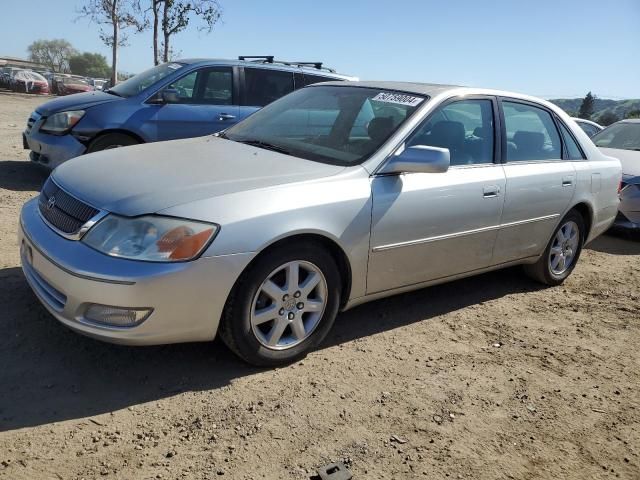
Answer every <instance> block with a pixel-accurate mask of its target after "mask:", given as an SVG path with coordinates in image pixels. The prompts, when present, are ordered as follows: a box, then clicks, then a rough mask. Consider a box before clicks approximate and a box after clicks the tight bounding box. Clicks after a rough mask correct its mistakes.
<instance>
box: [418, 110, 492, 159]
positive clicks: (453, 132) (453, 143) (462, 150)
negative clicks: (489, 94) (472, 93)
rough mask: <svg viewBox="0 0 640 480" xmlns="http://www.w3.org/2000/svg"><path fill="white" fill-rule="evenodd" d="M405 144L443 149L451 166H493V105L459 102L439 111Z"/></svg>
mask: <svg viewBox="0 0 640 480" xmlns="http://www.w3.org/2000/svg"><path fill="white" fill-rule="evenodd" d="M406 144H407V146H413V145H427V146H432V147H441V148H447V149H449V154H450V155H451V165H473V164H482V163H493V148H494V125H493V104H492V102H491V100H485V99H478V100H460V101H457V102H452V103H449V104H447V105H445V106H444V107H440V108H439V109H437V110H436V111H435V112H434V113H433V114H432V115H430V116H429V118H428V119H427V121H426V122H425V123H424V124H422V125H421V126H420V127H418V129H417V130H416V132H415V133H413V135H412V136H411V137H410V138H409V140H408V141H407V143H406Z"/></svg>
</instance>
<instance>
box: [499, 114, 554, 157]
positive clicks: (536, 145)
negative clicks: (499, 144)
mask: <svg viewBox="0 0 640 480" xmlns="http://www.w3.org/2000/svg"><path fill="white" fill-rule="evenodd" d="M502 108H503V110H504V123H505V129H506V132H507V152H506V154H507V161H508V162H519V161H545V160H560V159H562V143H561V142H560V134H559V133H558V130H557V128H556V125H555V123H554V121H553V118H552V117H551V114H550V113H549V112H547V111H546V110H544V109H542V108H538V107H534V106H532V105H527V104H524V103H516V102H503V103H502Z"/></svg>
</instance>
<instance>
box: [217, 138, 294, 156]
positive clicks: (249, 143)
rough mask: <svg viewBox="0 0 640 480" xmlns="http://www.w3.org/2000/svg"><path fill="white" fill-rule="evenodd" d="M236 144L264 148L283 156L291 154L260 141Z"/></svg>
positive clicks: (252, 140)
mask: <svg viewBox="0 0 640 480" xmlns="http://www.w3.org/2000/svg"><path fill="white" fill-rule="evenodd" d="M223 138H224V137H223ZM236 142H238V143H244V144H245V145H251V146H252V147H258V148H264V149H265V150H271V151H273V152H278V153H283V154H285V155H291V152H290V151H289V150H287V149H286V148H283V147H280V146H278V145H274V144H273V143H269V142H264V141H262V140H254V139H249V140H236Z"/></svg>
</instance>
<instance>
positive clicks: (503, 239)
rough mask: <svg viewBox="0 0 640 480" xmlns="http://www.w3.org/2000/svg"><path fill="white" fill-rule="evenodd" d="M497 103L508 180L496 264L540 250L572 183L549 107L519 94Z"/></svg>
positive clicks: (563, 207) (572, 173) (569, 195)
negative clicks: (521, 97) (522, 98)
mask: <svg viewBox="0 0 640 480" xmlns="http://www.w3.org/2000/svg"><path fill="white" fill-rule="evenodd" d="M500 104H501V116H502V125H503V126H502V138H503V142H502V144H503V148H502V150H503V162H504V171H505V175H506V179H507V186H506V192H505V202H504V208H503V212H502V220H501V229H500V231H499V233H498V238H497V240H496V248H495V252H494V261H493V263H495V264H499V263H504V262H509V261H512V260H518V259H522V258H527V257H532V256H537V255H539V254H540V253H542V251H543V250H544V248H545V247H546V245H547V243H548V241H549V239H550V238H551V234H552V233H553V230H554V229H555V227H556V225H557V224H558V222H559V221H560V216H561V215H562V214H563V213H564V211H565V210H566V209H567V207H568V206H569V202H570V201H571V198H572V197H573V194H574V192H575V188H576V172H575V168H574V166H573V163H572V162H571V161H570V160H569V159H568V158H566V155H565V154H564V153H563V144H562V140H561V134H560V132H559V130H558V126H557V124H556V121H555V119H554V115H553V113H552V112H551V111H550V110H547V109H546V108H545V107H544V106H542V105H539V104H535V103H530V102H526V101H522V100H519V99H518V100H516V99H510V98H501V99H500Z"/></svg>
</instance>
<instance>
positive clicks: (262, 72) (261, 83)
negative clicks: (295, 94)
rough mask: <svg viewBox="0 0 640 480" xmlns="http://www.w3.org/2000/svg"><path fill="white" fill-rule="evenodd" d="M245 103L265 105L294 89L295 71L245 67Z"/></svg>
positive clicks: (254, 105)
mask: <svg viewBox="0 0 640 480" xmlns="http://www.w3.org/2000/svg"><path fill="white" fill-rule="evenodd" d="M244 79H245V101H244V105H248V106H251V107H264V106H265V105H267V104H269V103H271V102H273V101H274V100H277V99H279V98H280V97H283V96H285V95H286V94H287V93H289V92H292V91H293V73H292V72H283V71H279V70H271V69H266V68H245V69H244Z"/></svg>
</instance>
